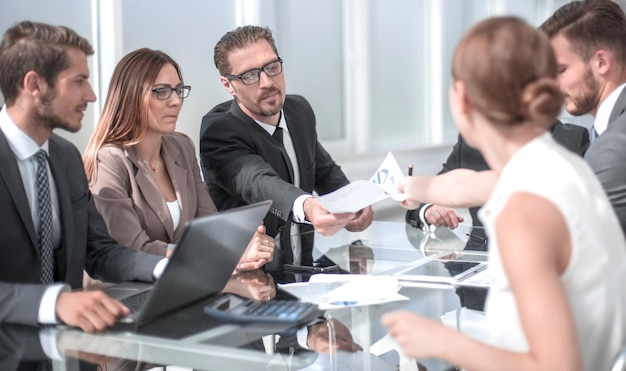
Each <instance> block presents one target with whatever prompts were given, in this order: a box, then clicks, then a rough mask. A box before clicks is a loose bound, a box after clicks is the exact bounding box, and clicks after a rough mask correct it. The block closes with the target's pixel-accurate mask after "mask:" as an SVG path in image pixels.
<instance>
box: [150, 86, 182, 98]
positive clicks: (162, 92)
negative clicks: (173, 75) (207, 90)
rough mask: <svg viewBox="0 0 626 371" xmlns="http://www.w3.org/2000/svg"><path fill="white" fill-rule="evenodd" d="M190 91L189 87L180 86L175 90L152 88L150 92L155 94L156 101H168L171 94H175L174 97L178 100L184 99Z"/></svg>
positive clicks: (165, 87)
mask: <svg viewBox="0 0 626 371" xmlns="http://www.w3.org/2000/svg"><path fill="white" fill-rule="evenodd" d="M190 91H191V86H189V85H180V86H177V87H175V88H172V87H170V86H164V87H162V88H152V92H153V93H154V94H156V97H157V99H159V100H166V99H170V97H171V96H172V92H176V95H178V97H179V98H180V99H185V98H187V97H188V96H189V92H190Z"/></svg>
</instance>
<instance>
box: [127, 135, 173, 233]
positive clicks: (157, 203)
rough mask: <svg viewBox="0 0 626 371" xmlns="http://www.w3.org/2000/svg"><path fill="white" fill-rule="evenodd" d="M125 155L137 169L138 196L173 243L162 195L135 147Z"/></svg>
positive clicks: (170, 220)
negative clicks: (141, 197) (139, 195)
mask: <svg viewBox="0 0 626 371" xmlns="http://www.w3.org/2000/svg"><path fill="white" fill-rule="evenodd" d="M126 155H127V156H128V158H129V159H130V160H131V162H132V163H133V164H134V165H135V166H136V167H137V173H136V174H135V181H136V182H137V187H139V189H140V190H141V192H140V194H142V195H143V198H144V200H145V202H146V203H147V204H148V207H150V208H151V209H152V211H154V213H155V214H156V215H157V216H158V219H159V221H160V222H161V224H162V225H163V228H164V229H165V231H166V232H167V235H168V236H169V237H170V241H174V239H173V237H174V231H173V222H172V215H171V214H170V212H169V210H168V209H167V205H166V204H165V201H164V199H163V195H162V194H161V191H160V190H159V186H157V184H156V182H155V181H154V178H153V177H152V175H151V174H150V173H148V171H149V170H148V167H147V166H142V165H141V164H140V161H141V160H140V159H139V154H138V153H137V151H136V149H135V147H129V148H127V149H126ZM168 170H169V169H168Z"/></svg>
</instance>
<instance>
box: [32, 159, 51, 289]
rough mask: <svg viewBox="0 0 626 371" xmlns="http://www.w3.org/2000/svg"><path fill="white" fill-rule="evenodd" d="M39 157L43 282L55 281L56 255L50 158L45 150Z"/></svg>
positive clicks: (37, 182) (40, 243)
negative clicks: (49, 170)
mask: <svg viewBox="0 0 626 371" xmlns="http://www.w3.org/2000/svg"><path fill="white" fill-rule="evenodd" d="M35 156H36V158H37V181H36V184H37V208H38V209H39V246H40V248H41V283H43V284H44V285H47V284H50V283H52V282H53V281H54V256H53V251H52V204H51V203H50V184H49V183H48V166H47V163H48V158H47V156H46V152H45V151H44V150H39V152H37V153H36V154H35Z"/></svg>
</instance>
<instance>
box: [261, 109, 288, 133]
mask: <svg viewBox="0 0 626 371" xmlns="http://www.w3.org/2000/svg"><path fill="white" fill-rule="evenodd" d="M254 121H255V122H256V123H257V124H259V126H260V127H262V128H263V129H265V131H267V132H268V133H269V135H273V134H274V131H276V128H278V127H281V128H283V130H284V131H286V132H289V130H288V129H287V124H286V123H285V115H283V110H280V119H279V120H278V125H270V124H266V123H264V122H261V121H259V120H254Z"/></svg>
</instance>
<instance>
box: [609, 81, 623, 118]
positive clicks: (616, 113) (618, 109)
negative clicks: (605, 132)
mask: <svg viewBox="0 0 626 371" xmlns="http://www.w3.org/2000/svg"><path fill="white" fill-rule="evenodd" d="M624 111H626V88H624V89H622V92H621V93H620V94H619V97H617V101H615V106H613V111H611V116H610V117H609V125H611V123H612V122H613V121H615V119H616V118H618V117H620V116H621V115H622V114H623V113H624Z"/></svg>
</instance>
